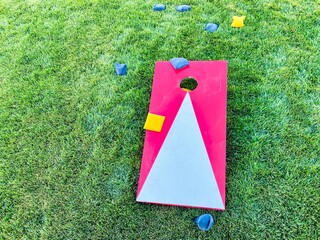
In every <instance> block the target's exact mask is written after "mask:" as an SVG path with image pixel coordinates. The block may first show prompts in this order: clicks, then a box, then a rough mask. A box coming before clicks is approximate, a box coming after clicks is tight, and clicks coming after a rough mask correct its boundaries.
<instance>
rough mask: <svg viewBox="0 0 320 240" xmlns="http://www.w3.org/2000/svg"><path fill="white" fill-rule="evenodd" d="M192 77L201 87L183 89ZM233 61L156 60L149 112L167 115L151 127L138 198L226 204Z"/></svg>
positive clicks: (188, 204)
mask: <svg viewBox="0 0 320 240" xmlns="http://www.w3.org/2000/svg"><path fill="white" fill-rule="evenodd" d="M188 77H192V78H194V79H195V80H196V81H197V83H198V86H197V87H196V88H195V89H194V90H193V91H190V92H187V91H184V90H183V89H181V88H180V83H181V81H182V80H183V79H185V78H188ZM226 102H227V62H226V61H190V65H189V66H188V67H185V68H183V69H180V70H175V69H174V68H173V67H172V65H171V64H170V62H156V65H155V71H154V80H153V86H152V94H151V100H150V107H149V113H152V114H157V115H161V116H164V117H165V120H164V123H163V125H162V129H161V130H160V132H156V131H150V130H147V131H146V135H145V142H144V149H143V156H142V163H141V169H140V179H139V184H138V191H137V199H136V200H137V201H138V202H146V203H155V204H165V205H174V206H184V207H197V208H206V209H217V210H224V209H225V173H226V106H227V104H226Z"/></svg>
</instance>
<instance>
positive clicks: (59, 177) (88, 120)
mask: <svg viewBox="0 0 320 240" xmlns="http://www.w3.org/2000/svg"><path fill="white" fill-rule="evenodd" d="M155 3H156V1H143V0H134V1H127V0H104V1H102V0H95V1H86V0H82V1H81V0H78V1H74V0H67V1H62V0H58V1H53V0H47V1H41V0H27V1H11V0H2V1H0V239H319V238H320V220H319V218H320V153H319V152H320V151H319V148H320V80H319V76H320V71H319V65H320V57H319V54H320V47H319V46H320V44H319V42H320V27H319V26H320V20H319V15H320V8H319V4H320V2H319V1H318V0H316V1H302V0H284V1H275V0H269V1H242V0H239V1H236V2H235V3H234V4H232V3H230V1H226V0H224V1H209V0H188V1H182V0H178V1H173V0H170V1H163V2H162V3H165V4H166V5H167V10H166V11H164V12H154V11H152V6H153V4H155ZM179 4H190V5H191V6H192V10H191V11H190V12H185V13H178V12H177V11H175V6H177V5H179ZM233 15H240V16H241V15H245V16H246V20H245V27H244V28H241V29H235V28H231V26H230V24H231V18H232V16H233ZM208 22H215V23H218V24H220V28H219V30H218V32H216V33H213V34H212V33H208V32H205V31H204V30H203V29H204V26H205V24H206V23H208ZM172 57H185V58H187V59H189V60H219V59H225V60H227V61H228V64H229V70H228V75H229V76H228V118H227V122H228V127H227V205H226V210H225V211H223V212H218V211H206V210H201V209H186V208H180V207H166V206H158V205H148V204H141V203H136V202H135V194H136V189H137V181H138V177H139V169H140V163H141V155H142V148H143V141H144V130H143V124H144V121H145V118H146V115H147V112H148V107H149V99H150V93H151V85H152V80H153V70H154V64H155V62H156V61H158V60H165V61H168V60H169V59H170V58H172ZM116 61H118V62H122V63H126V64H127V65H128V75H127V76H124V77H118V76H116V75H115V72H114V66H113V64H114V63H115V62H116ZM202 213H211V214H212V215H213V216H214V218H215V220H216V222H215V225H214V227H213V228H212V229H211V230H210V231H208V232H202V231H200V230H198V229H197V227H196V225H195V224H194V223H193V222H192V219H193V218H194V217H196V216H198V215H200V214H202Z"/></svg>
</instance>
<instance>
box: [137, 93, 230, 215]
mask: <svg viewBox="0 0 320 240" xmlns="http://www.w3.org/2000/svg"><path fill="white" fill-rule="evenodd" d="M137 201H139V202H150V203H161V204H172V205H184V206H190V207H204V208H217V209H224V205H223V203H222V198H221V195H220V192H219V189H218V185H217V182H216V179H215V176H214V173H213V171H212V167H211V164H210V160H209V156H208V153H207V150H206V148H205V144H204V141H203V138H202V135H201V132H200V128H199V125H198V122H197V118H196V115H195V112H194V109H193V106H192V103H191V99H190V95H189V93H187V94H186V96H185V98H184V100H183V102H182V104H181V107H180V109H179V111H178V114H177V116H176V118H175V120H174V122H173V124H172V126H171V129H170V130H169V132H168V135H167V137H166V139H165V141H164V143H163V145H162V147H161V149H160V151H159V154H158V156H157V158H156V160H155V162H154V164H153V166H152V168H151V170H150V172H149V175H148V177H147V179H146V181H145V183H144V185H143V187H142V189H141V191H140V193H139V195H138V197H137Z"/></svg>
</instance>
